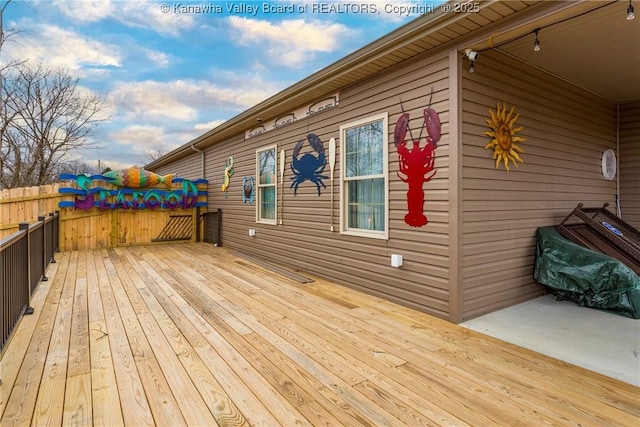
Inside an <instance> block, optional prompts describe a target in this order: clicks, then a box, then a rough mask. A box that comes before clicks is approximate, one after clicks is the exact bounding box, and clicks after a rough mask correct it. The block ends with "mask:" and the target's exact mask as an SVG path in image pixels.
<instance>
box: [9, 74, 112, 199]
mask: <svg viewBox="0 0 640 427" xmlns="http://www.w3.org/2000/svg"><path fill="white" fill-rule="evenodd" d="M3 80H4V81H3V85H2V100H3V101H4V103H3V104H4V105H3V106H2V108H1V109H0V110H1V111H0V114H1V117H0V120H1V123H2V124H3V127H4V129H3V134H2V139H3V141H2V146H0V148H2V147H4V150H3V151H0V158H2V161H3V163H4V169H5V174H4V176H3V177H2V179H3V182H2V185H4V186H8V187H22V186H29V185H42V184H47V183H50V182H52V181H53V180H55V173H56V171H57V170H58V165H59V164H60V163H61V162H63V161H64V160H65V158H66V157H68V156H69V155H70V154H71V153H77V151H78V150H79V149H82V148H90V147H92V146H93V147H95V146H96V142H95V141H94V140H93V139H92V138H93V136H94V135H95V132H96V129H97V126H98V124H99V123H100V122H102V121H104V120H106V119H105V118H103V117H102V116H101V112H102V111H103V109H104V107H105V104H104V100H103V98H102V97H100V96H98V95H95V94H91V93H87V92H85V91H82V90H80V88H79V87H78V79H77V78H75V77H73V76H71V75H70V74H69V73H68V72H67V71H64V70H50V69H47V68H45V67H43V66H41V65H38V66H29V65H28V64H19V65H17V66H16V67H14V68H13V69H12V70H11V71H10V72H9V73H7V74H6V75H5V76H3Z"/></svg>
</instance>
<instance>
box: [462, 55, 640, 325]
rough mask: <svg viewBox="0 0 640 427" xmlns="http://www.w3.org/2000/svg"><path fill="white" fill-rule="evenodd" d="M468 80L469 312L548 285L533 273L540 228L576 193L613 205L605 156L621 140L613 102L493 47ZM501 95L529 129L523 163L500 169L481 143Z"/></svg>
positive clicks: (465, 259)
mask: <svg viewBox="0 0 640 427" xmlns="http://www.w3.org/2000/svg"><path fill="white" fill-rule="evenodd" d="M462 87H463V103H462V105H463V111H462V144H463V147H462V152H463V153H462V156H463V159H462V164H463V171H462V186H463V187H462V200H463V203H462V218H463V222H462V234H463V235H462V263H463V267H462V268H463V273H462V275H463V290H462V293H463V296H462V298H463V307H464V308H463V317H464V319H463V320H466V319H470V318H473V317H477V316H479V315H482V314H484V313H488V312H491V311H494V310H497V309H500V308H503V307H507V306H510V305H513V304H516V303H518V302H522V301H525V300H528V299H531V298H532V297H535V296H537V295H540V294H542V293H543V291H544V290H543V287H542V286H540V285H539V284H537V283H536V282H535V281H534V280H533V277H532V272H533V265H534V260H535V237H536V229H537V228H538V227H541V226H549V225H555V224H557V223H559V222H560V221H561V220H562V219H563V218H564V217H566V215H568V214H569V213H570V212H571V210H572V209H574V208H575V207H576V205H577V204H578V203H580V202H582V203H584V204H585V206H590V207H591V206H602V204H603V203H605V202H608V203H609V204H610V205H611V207H613V206H615V205H614V202H615V192H616V183H615V181H607V180H605V179H604V177H603V176H602V173H601V155H602V152H603V150H605V149H608V148H611V149H614V150H615V148H616V106H615V104H612V103H610V102H608V101H606V100H603V99H602V98H600V97H597V96H595V95H593V94H591V93H590V92H587V91H585V90H583V89H581V88H578V87H576V86H573V85H571V84H569V83H567V82H565V81H563V80H560V79H558V78H556V77H554V76H552V75H549V74H547V73H544V72H542V71H540V70H538V69H535V68H532V67H530V66H527V65H525V64H522V63H519V62H517V61H515V60H514V59H512V58H510V57H507V56H505V55H503V54H501V53H499V52H496V51H488V52H483V54H482V59H481V61H478V63H477V64H476V72H475V73H473V74H471V73H467V72H466V71H464V72H463V86H462ZM503 101H506V103H507V108H508V109H511V107H512V106H514V105H515V111H516V113H518V114H520V117H519V119H518V121H517V125H519V126H522V127H523V129H522V131H521V132H520V133H519V134H518V135H519V136H522V137H524V138H526V141H524V142H522V143H519V146H520V147H522V148H523V149H524V153H522V154H521V157H522V159H523V160H524V163H523V164H519V167H515V166H513V164H511V165H510V167H511V171H510V172H507V171H505V169H504V165H503V164H502V163H501V164H500V167H499V168H498V169H495V168H494V166H495V161H494V160H493V158H492V157H493V153H492V151H490V150H485V149H484V147H485V145H486V144H487V143H488V142H489V141H490V139H489V138H488V137H487V136H485V135H483V132H484V131H487V130H489V128H488V126H487V124H486V122H485V120H484V119H485V117H488V115H489V112H488V109H489V108H491V109H493V110H495V108H496V103H497V102H503ZM636 152H637V151H636ZM636 176H637V175H636ZM636 179H637V178H636ZM629 192H630V191H629ZM630 198H631V197H630Z"/></svg>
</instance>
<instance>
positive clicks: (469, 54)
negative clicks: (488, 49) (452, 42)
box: [464, 49, 480, 62]
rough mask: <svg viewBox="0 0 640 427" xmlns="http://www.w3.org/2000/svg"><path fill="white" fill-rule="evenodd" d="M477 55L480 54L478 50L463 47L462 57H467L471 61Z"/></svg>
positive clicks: (475, 58) (476, 57)
mask: <svg viewBox="0 0 640 427" xmlns="http://www.w3.org/2000/svg"><path fill="white" fill-rule="evenodd" d="M479 55H480V54H479V53H478V52H476V51H475V50H472V49H465V51H464V57H465V58H468V59H469V61H471V62H473V61H475V60H477V59H478V56H479Z"/></svg>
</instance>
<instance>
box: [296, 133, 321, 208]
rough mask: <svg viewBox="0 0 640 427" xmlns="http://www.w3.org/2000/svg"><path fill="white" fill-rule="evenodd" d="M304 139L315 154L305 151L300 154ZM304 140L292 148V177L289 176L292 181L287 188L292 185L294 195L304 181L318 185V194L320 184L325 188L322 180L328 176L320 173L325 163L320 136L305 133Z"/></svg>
mask: <svg viewBox="0 0 640 427" xmlns="http://www.w3.org/2000/svg"><path fill="white" fill-rule="evenodd" d="M306 141H308V142H309V146H310V147H311V149H312V150H313V151H314V152H315V153H317V156H316V155H314V154H312V153H306V154H303V155H302V156H300V151H301V150H302V147H303V145H304V143H305V142H306ZM306 141H305V140H304V139H301V140H300V141H298V143H297V144H296V147H295V148H294V149H293V159H292V161H291V164H290V166H291V171H292V172H293V177H292V178H291V181H292V182H291V186H290V187H289V188H291V187H293V195H294V196H295V195H296V193H297V192H298V186H299V185H300V184H302V183H303V182H305V181H311V182H313V183H314V184H315V185H316V187H318V196H319V195H320V186H321V185H322V186H323V187H324V188H327V186H326V185H324V182H322V180H323V179H327V178H329V177H328V176H326V175H321V174H322V172H323V171H324V168H325V167H326V165H327V160H326V158H325V154H324V145H323V144H322V141H320V138H318V137H317V136H316V135H315V134H313V133H310V134H309V135H307V139H306Z"/></svg>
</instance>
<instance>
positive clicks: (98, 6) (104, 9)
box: [53, 0, 113, 22]
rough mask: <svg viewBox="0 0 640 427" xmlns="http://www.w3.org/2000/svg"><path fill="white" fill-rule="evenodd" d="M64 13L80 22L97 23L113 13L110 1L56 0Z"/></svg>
mask: <svg viewBox="0 0 640 427" xmlns="http://www.w3.org/2000/svg"><path fill="white" fill-rule="evenodd" d="M53 4H54V5H55V6H57V7H58V8H59V9H60V11H61V12H62V13H64V14H65V15H67V16H68V17H70V18H72V19H74V20H75V21H80V22H97V21H100V20H102V19H104V18H107V17H109V16H110V15H111V14H112V13H113V7H112V3H111V1H110V0H83V1H78V0H55V1H54V2H53Z"/></svg>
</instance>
